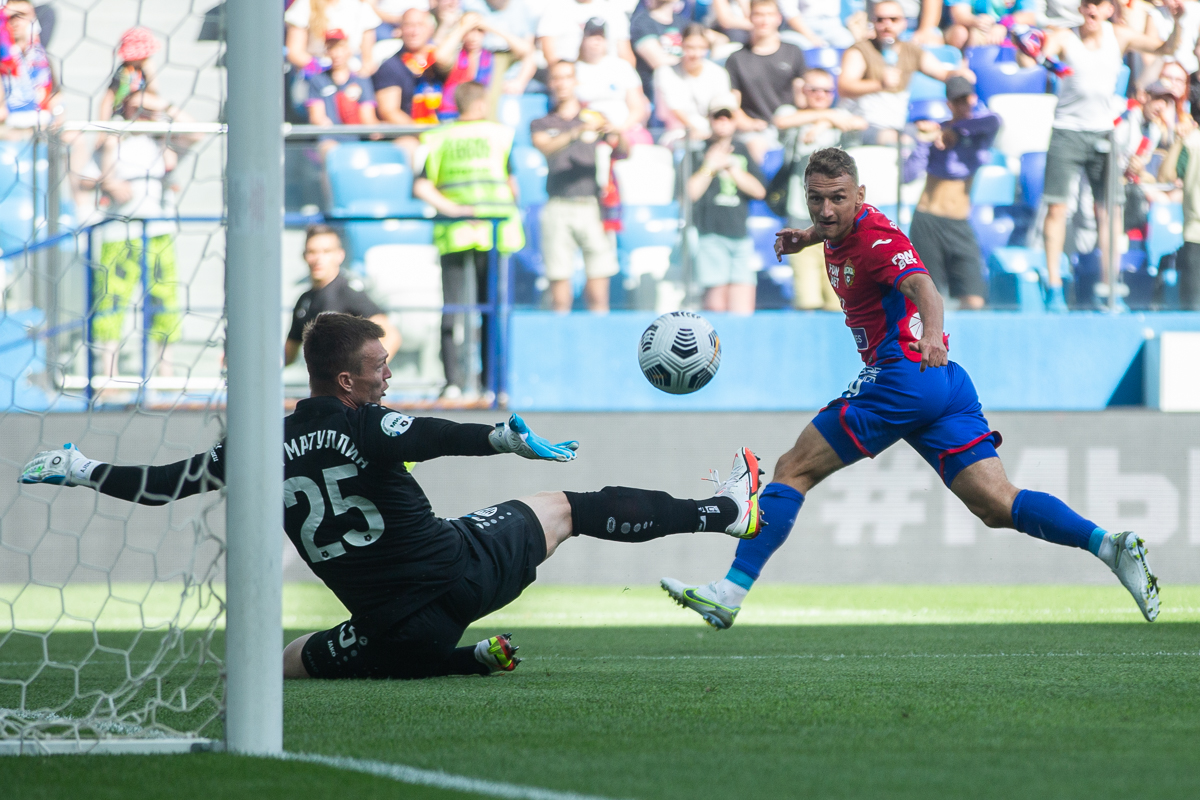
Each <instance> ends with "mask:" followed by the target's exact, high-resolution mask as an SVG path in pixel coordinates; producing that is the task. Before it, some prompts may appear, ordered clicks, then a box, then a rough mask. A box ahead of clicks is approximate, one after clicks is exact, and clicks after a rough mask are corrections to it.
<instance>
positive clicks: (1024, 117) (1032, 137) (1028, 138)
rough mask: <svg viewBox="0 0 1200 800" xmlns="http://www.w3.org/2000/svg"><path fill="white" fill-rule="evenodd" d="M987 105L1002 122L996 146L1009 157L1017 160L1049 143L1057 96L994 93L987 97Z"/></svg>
mask: <svg viewBox="0 0 1200 800" xmlns="http://www.w3.org/2000/svg"><path fill="white" fill-rule="evenodd" d="M987 104H988V108H990V109H991V110H992V111H995V112H996V113H997V114H999V115H1000V119H1001V120H1003V122H1004V124H1003V125H1002V126H1001V128H1000V134H999V135H998V136H997V137H996V149H998V150H999V151H1000V152H1002V153H1004V155H1006V156H1008V157H1009V158H1010V159H1019V158H1020V157H1021V156H1023V155H1024V154H1025V153H1044V152H1046V150H1047V148H1049V146H1050V129H1051V127H1053V125H1054V109H1055V107H1056V106H1057V105H1058V98H1057V97H1055V96H1054V95H1052V94H996V95H992V96H991V97H990V98H988V103H987Z"/></svg>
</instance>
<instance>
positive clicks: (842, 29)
mask: <svg viewBox="0 0 1200 800" xmlns="http://www.w3.org/2000/svg"><path fill="white" fill-rule="evenodd" d="M779 10H780V13H781V14H782V15H783V19H784V21H785V23H786V24H787V26H788V27H789V28H791V30H792V31H793V32H792V33H791V34H790V35H789V37H788V38H792V37H794V38H793V41H794V43H795V44H797V45H799V46H800V47H802V48H804V49H808V48H810V47H836V48H838V49H839V50H844V49H846V48H847V47H849V46H850V45H852V44H854V41H855V37H854V34H853V33H851V32H850V31H849V30H848V29H847V28H846V26H845V25H844V24H842V3H841V0H783V2H780V3H779Z"/></svg>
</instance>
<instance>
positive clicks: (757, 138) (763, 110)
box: [725, 0, 805, 163]
mask: <svg viewBox="0 0 1200 800" xmlns="http://www.w3.org/2000/svg"><path fill="white" fill-rule="evenodd" d="M782 20H783V18H782V17H781V16H780V14H779V6H777V5H776V4H775V0H750V24H751V25H752V26H753V28H752V29H751V31H750V46H749V47H745V48H742V49H741V50H738V51H737V52H735V53H733V54H732V55H730V56H729V59H728V60H727V61H726V62H725V68H726V69H727V70H729V85H730V86H731V87H733V92H734V96H735V97H736V98H737V99H738V103H739V104H740V106H741V107H740V108H739V109H736V110H735V112H734V113H735V114H736V120H737V123H738V128H739V129H740V130H742V131H743V132H744V135H743V141H744V142H745V143H746V146H747V147H748V148H749V150H750V152H751V154H752V155H753V156H754V160H755V161H756V162H759V163H762V159H763V155H764V154H765V153H766V151H767V150H769V149H771V148H772V147H774V146H776V145H778V144H779V136H778V131H776V130H775V128H774V126H772V124H771V119H772V117H773V116H774V115H775V109H777V108H779V107H780V106H781V105H784V104H785V103H788V102H791V99H792V81H793V80H795V79H796V78H799V77H801V76H802V75H804V72H805V65H804V54H803V53H802V52H800V48H798V47H796V46H795V45H794V44H788V43H786V42H784V41H782V40H781V39H780V38H779V25H780V23H781V22H782Z"/></svg>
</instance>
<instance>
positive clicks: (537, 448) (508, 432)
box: [488, 414, 579, 461]
mask: <svg viewBox="0 0 1200 800" xmlns="http://www.w3.org/2000/svg"><path fill="white" fill-rule="evenodd" d="M488 439H489V440H490V441H491V443H492V447H494V448H496V452H497V453H516V454H517V455H519V456H521V457H522V458H532V459H536V460H539V461H571V460H573V459H574V458H575V451H576V450H578V449H579V442H576V441H568V442H559V443H558V444H551V443H550V442H548V441H547V440H545V439H543V438H542V437H541V436H538V435H537V434H536V433H534V432H533V431H531V430H530V429H529V426H528V425H526V424H525V420H523V419H521V418H520V417H519V416H518V415H516V414H513V415H512V416H511V417H509V418H508V422H498V423H496V429H495V430H493V431H492V433H491V434H490V435H489V437H488Z"/></svg>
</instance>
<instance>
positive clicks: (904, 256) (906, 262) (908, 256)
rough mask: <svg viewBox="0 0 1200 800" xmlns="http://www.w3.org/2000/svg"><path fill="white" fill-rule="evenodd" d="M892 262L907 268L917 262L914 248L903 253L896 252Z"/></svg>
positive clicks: (901, 267)
mask: <svg viewBox="0 0 1200 800" xmlns="http://www.w3.org/2000/svg"><path fill="white" fill-rule="evenodd" d="M892 263H893V264H895V265H896V266H897V267H899V268H900V269H906V268H908V267H911V266H912V265H913V264H916V263H917V256H916V255H915V254H914V253H913V251H912V250H905V251H904V252H903V253H896V255H894V256H892Z"/></svg>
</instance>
